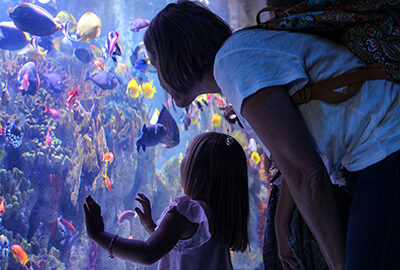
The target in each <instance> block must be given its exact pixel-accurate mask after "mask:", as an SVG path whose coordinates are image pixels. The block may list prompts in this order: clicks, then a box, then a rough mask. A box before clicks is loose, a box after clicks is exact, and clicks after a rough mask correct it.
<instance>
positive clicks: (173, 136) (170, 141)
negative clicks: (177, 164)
mask: <svg viewBox="0 0 400 270" xmlns="http://www.w3.org/2000/svg"><path fill="white" fill-rule="evenodd" d="M157 144H161V145H162V146H163V147H168V148H170V147H174V146H176V145H178V144H179V128H178V125H177V124H176V122H175V119H174V118H173V117H172V115H171V113H170V112H169V111H168V110H167V108H166V107H165V106H164V105H163V109H162V110H161V112H160V115H159V117H158V120H157V123H156V124H155V125H150V126H148V127H146V125H145V124H143V126H142V130H141V132H140V133H138V139H137V141H136V148H137V150H138V151H139V150H140V147H142V149H143V151H146V147H147V146H154V145H157Z"/></svg>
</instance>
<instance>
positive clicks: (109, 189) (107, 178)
mask: <svg viewBox="0 0 400 270" xmlns="http://www.w3.org/2000/svg"><path fill="white" fill-rule="evenodd" d="M103 177H104V181H105V182H106V187H107V189H108V191H111V180H110V177H108V176H107V175H106V174H103Z"/></svg>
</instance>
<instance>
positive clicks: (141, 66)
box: [135, 59, 148, 71]
mask: <svg viewBox="0 0 400 270" xmlns="http://www.w3.org/2000/svg"><path fill="white" fill-rule="evenodd" d="M147 65H148V64H147V61H146V60H144V59H138V60H136V62H135V69H137V70H139V71H145V70H146V69H147Z"/></svg>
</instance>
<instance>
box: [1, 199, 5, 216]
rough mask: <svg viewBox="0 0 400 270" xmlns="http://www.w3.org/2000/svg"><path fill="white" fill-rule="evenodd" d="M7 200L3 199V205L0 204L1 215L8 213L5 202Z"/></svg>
mask: <svg viewBox="0 0 400 270" xmlns="http://www.w3.org/2000/svg"><path fill="white" fill-rule="evenodd" d="M4 201H5V200H4V199H3V200H2V201H1V203H0V214H3V215H4V214H5V212H6V205H5V202H4Z"/></svg>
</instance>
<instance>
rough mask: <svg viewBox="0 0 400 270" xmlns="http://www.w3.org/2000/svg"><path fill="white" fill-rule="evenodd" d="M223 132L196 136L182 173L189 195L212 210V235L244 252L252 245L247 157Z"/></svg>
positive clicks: (184, 185) (185, 188)
mask: <svg viewBox="0 0 400 270" xmlns="http://www.w3.org/2000/svg"><path fill="white" fill-rule="evenodd" d="M227 138H228V136H227V135H226V134H222V133H216V132H208V133H203V134H200V135H198V136H196V137H195V138H194V139H193V141H192V142H191V144H190V146H189V152H188V154H187V159H186V164H185V166H184V168H183V172H182V176H181V177H182V182H183V187H184V190H185V193H186V194H187V195H188V196H190V197H191V198H193V199H195V200H201V201H204V202H206V203H207V204H208V206H209V207H210V209H211V216H212V217H211V218H212V221H211V224H212V226H211V233H212V234H213V235H217V236H219V237H221V239H222V240H223V242H224V243H225V244H226V246H227V247H229V248H231V249H232V250H234V251H244V250H246V248H247V246H248V244H249V238H248V230H247V229H248V228H247V227H248V220H249V195H248V183H247V182H248V177H247V161H246V155H245V153H244V151H243V148H242V147H241V145H240V144H239V143H238V142H237V141H236V140H235V139H233V138H232V137H229V139H230V140H232V141H231V143H230V144H229V143H227V142H226V140H227Z"/></svg>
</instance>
